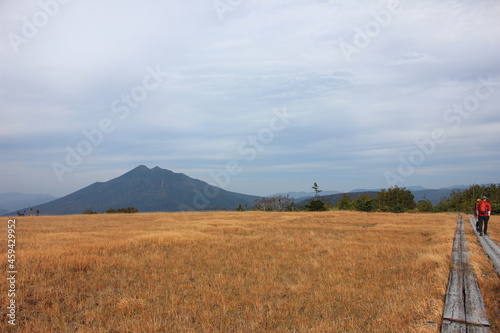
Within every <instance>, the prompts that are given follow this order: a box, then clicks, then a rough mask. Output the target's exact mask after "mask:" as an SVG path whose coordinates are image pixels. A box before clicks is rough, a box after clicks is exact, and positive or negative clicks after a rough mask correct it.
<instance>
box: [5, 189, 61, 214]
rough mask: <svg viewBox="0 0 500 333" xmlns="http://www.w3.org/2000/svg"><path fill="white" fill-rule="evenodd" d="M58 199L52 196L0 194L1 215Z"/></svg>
mask: <svg viewBox="0 0 500 333" xmlns="http://www.w3.org/2000/svg"><path fill="white" fill-rule="evenodd" d="M55 199H57V197H54V196H52V195H50V194H26V193H17V192H9V193H0V214H5V213H8V212H13V211H15V210H20V209H24V207H30V206H31V207H33V206H36V205H41V204H44V203H46V202H49V201H52V200H55Z"/></svg>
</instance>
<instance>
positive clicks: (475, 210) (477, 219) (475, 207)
mask: <svg viewBox="0 0 500 333" xmlns="http://www.w3.org/2000/svg"><path fill="white" fill-rule="evenodd" d="M480 201H481V199H477V200H476V204H475V205H474V220H475V221H476V231H479V217H478V216H477V205H479V202H480Z"/></svg>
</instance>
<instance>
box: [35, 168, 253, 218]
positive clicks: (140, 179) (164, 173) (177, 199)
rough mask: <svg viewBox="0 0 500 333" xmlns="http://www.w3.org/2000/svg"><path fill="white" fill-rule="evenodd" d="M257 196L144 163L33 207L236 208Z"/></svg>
mask: <svg viewBox="0 0 500 333" xmlns="http://www.w3.org/2000/svg"><path fill="white" fill-rule="evenodd" d="M256 199H259V197H257V196H252V195H245V194H240V193H235V192H229V191H226V190H223V189H221V188H218V187H215V186H212V185H209V184H207V183H205V182H203V181H201V180H197V179H193V178H190V177H188V176H186V175H185V174H182V173H174V172H172V171H170V170H166V169H161V168H159V167H155V168H153V169H149V168H148V167H146V166H144V165H141V166H138V167H137V168H135V169H133V170H131V171H129V172H127V173H125V174H123V175H122V176H120V177H117V178H114V179H112V180H110V181H107V182H98V183H94V184H92V185H90V186H88V187H85V188H83V189H81V190H79V191H76V192H74V193H71V194H69V195H67V196H65V197H62V198H59V199H57V200H54V201H51V202H48V203H45V204H42V205H37V206H32V208H33V210H34V211H36V210H37V209H38V210H40V213H41V214H42V215H65V214H81V213H83V212H84V211H86V210H92V211H96V212H98V213H102V212H105V211H106V210H108V209H118V208H124V207H130V206H132V207H135V208H137V209H138V210H139V211H140V212H156V211H187V210H225V209H228V210H233V209H236V208H237V207H238V206H239V205H242V206H245V205H248V207H253V205H254V202H255V200H256Z"/></svg>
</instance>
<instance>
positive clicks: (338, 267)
mask: <svg viewBox="0 0 500 333" xmlns="http://www.w3.org/2000/svg"><path fill="white" fill-rule="evenodd" d="M466 221H467V220H466ZM6 223H7V218H5V223H4V224H3V225H4V226H5V225H6ZM16 223H17V229H16V237H17V238H16V239H17V241H18V243H17V247H16V253H17V258H16V260H17V262H16V263H17V270H18V273H17V281H16V283H17V292H16V302H17V305H18V309H17V318H16V322H17V325H16V326H15V327H12V326H11V325H8V324H7V319H6V318H5V316H3V322H2V324H1V326H0V327H1V331H2V332H36V333H42V332H117V333H118V332H120V333H123V332H363V333H366V332H384V333H386V332H398V333H400V332H439V328H440V322H441V315H442V312H443V305H444V295H445V291H446V286H447V283H448V274H449V268H450V255H451V250H452V244H453V237H454V233H455V229H456V224H457V215H452V214H391V213H360V212H338V211H331V212H321V213H319V212H318V213H303V212H300V213H297V212H293V213H266V212H209V213H207V212H204V213H149V214H146V213H145V214H128V215H124V214H111V215H110V214H108V215H73V216H47V217H21V218H16ZM2 230H3V232H4V235H6V234H7V227H6V226H5V227H4V228H3V229H2ZM466 230H467V238H468V243H469V250H470V252H471V259H472V260H473V261H474V263H473V267H474V269H475V270H476V274H477V275H478V278H479V284H480V287H481V289H482V290H484V291H485V292H486V293H487V295H484V292H483V295H484V296H485V303H486V306H487V311H488V317H489V319H490V322H492V324H493V325H494V327H493V331H494V332H495V331H496V332H500V330H499V327H500V319H499V317H500V315H499V311H500V304H499V302H500V301H499V300H500V288H499V281H500V280H499V277H498V275H497V274H496V273H495V272H494V270H493V268H492V265H491V264H490V263H489V261H488V260H487V259H486V257H485V255H484V254H483V253H482V252H481V249H480V248H479V247H478V245H477V244H478V243H477V241H476V240H475V239H474V237H473V235H472V232H471V230H470V225H469V224H468V223H466ZM490 234H491V237H492V238H493V239H496V240H497V241H498V240H500V218H498V217H496V216H495V217H492V219H491V222H490ZM4 239H6V237H4ZM4 248H5V247H4ZM4 261H6V255H5V256H4ZM5 265H6V264H5ZM6 270H7V269H5V271H6ZM7 289H8V286H7V283H6V282H5V280H4V287H3V290H7ZM0 296H1V298H0V302H1V306H2V309H5V308H6V307H7V304H8V303H7V302H8V298H7V292H6V291H4V292H2V294H1V295H0Z"/></svg>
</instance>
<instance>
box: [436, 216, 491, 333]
mask: <svg viewBox="0 0 500 333" xmlns="http://www.w3.org/2000/svg"><path fill="white" fill-rule="evenodd" d="M474 224H475V223H474ZM474 228H475V227H474ZM468 258H469V252H468V250H467V243H466V240H465V230H464V221H463V217H462V216H459V218H458V223H457V231H456V233H455V239H454V242H453V251H452V255H451V271H450V277H449V280H448V288H447V290H446V300H445V305H444V312H443V324H442V326H441V332H442V333H451V332H454V333H455V332H460V333H462V332H463V333H468V332H471V333H472V332H473V333H476V332H477V333H483V332H491V330H490V328H489V326H490V323H489V321H488V318H487V317H486V314H485V311H484V303H483V298H482V296H481V292H480V290H479V286H478V284H477V280H476V277H475V275H474V272H473V271H472V269H471V268H470V266H469V263H468Z"/></svg>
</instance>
